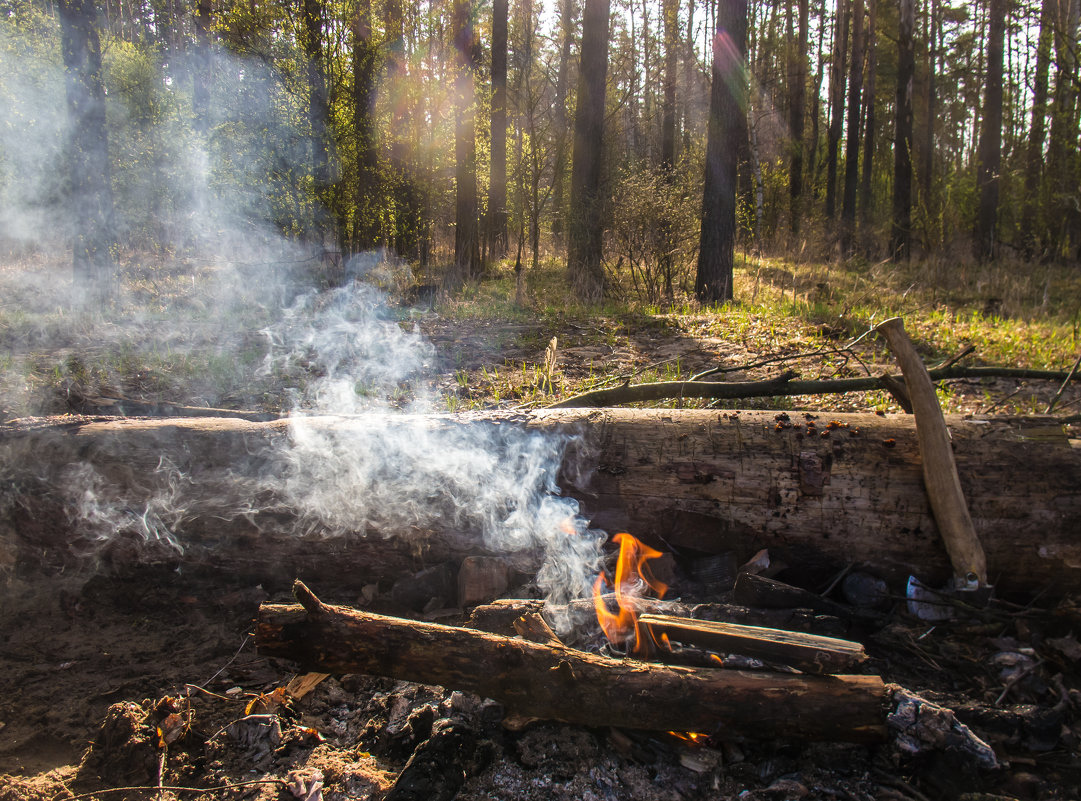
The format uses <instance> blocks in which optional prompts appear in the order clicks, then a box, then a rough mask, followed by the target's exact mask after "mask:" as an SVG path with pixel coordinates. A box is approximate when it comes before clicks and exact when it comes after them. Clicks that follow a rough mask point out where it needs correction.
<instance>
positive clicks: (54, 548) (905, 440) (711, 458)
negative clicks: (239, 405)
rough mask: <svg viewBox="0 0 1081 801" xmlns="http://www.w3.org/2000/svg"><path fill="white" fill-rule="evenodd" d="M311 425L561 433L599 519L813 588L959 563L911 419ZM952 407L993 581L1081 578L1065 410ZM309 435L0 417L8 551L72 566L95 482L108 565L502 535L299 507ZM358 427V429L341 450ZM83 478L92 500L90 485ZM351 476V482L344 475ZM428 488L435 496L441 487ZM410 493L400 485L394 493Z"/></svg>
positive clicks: (377, 551)
mask: <svg viewBox="0 0 1081 801" xmlns="http://www.w3.org/2000/svg"><path fill="white" fill-rule="evenodd" d="M304 425H305V431H306V432H308V433H310V432H312V431H316V432H320V433H322V434H326V435H333V437H335V438H336V441H338V442H339V444H340V447H341V449H342V450H343V451H344V452H347V453H350V454H353V458H355V459H357V460H358V461H359V462H361V463H363V462H364V460H366V459H368V458H373V459H374V458H375V457H374V455H371V454H370V452H369V451H368V450H365V448H364V446H363V444H364V443H365V442H366V440H365V439H364V437H363V436H362V434H364V433H365V432H370V431H371V430H372V429H373V428H382V427H385V428H387V429H388V430H392V431H397V432H399V433H400V434H401V435H402V436H403V437H416V436H418V433H417V432H423V433H424V435H425V436H431V435H434V434H433V432H436V433H438V432H449V433H450V434H451V435H453V436H459V435H460V434H461V433H462V432H466V431H470V432H472V431H473V430H476V431H479V432H487V433H488V434H491V432H508V431H523V432H526V433H529V434H536V435H540V436H546V437H547V436H551V437H557V438H558V437H562V438H566V440H567V443H568V446H567V448H566V451H565V453H564V456H563V460H562V468H561V470H562V475H561V477H560V479H559V484H560V486H561V488H562V491H563V493H564V494H565V495H567V496H569V497H571V498H574V499H576V500H577V501H578V503H579V504H580V507H581V514H582V515H583V516H585V517H586V519H588V520H589V521H590V524H591V525H592V526H594V527H597V528H601V529H604V530H606V531H610V532H615V531H620V530H624V531H629V532H631V533H634V534H636V535H637V536H640V538H642V539H644V540H646V541H647V542H648V543H649V544H650V545H652V546H654V547H658V548H660V549H661V550H663V551H667V552H672V553H674V554H675V555H676V557H677V559H678V558H679V557H680V555H682V554H708V553H723V552H726V551H731V552H734V553H735V554H736V555H737V556H738V557H739V558H740V559H746V558H749V557H750V556H751V555H753V554H754V553H755V552H756V551H757V550H759V549H761V548H769V549H770V553H771V555H772V556H773V557H774V558H775V559H777V560H781V561H784V562H786V563H787V564H788V565H790V566H792V567H791V569H790V571H789V573H788V574H786V575H783V576H781V578H784V579H786V580H788V581H790V582H795V583H801V584H804V586H810V585H811V583H812V582H818V581H820V580H823V579H828V577H829V576H831V575H834V574H835V573H836V571H837V570H838V569H839V568H841V567H843V566H845V565H848V564H856V565H860V566H862V567H864V568H866V569H869V570H872V571H874V572H876V573H878V574H879V575H881V576H882V577H884V578H886V579H888V580H890V581H893V582H894V586H895V587H898V588H899V587H900V586H901V584H902V583H903V581H904V580H905V579H906V578H907V576H908V575H910V574H913V575H916V576H917V577H918V578H920V579H921V580H923V581H925V582H927V583H929V584H931V585H933V586H942V585H943V584H944V583H945V581H946V580H947V579H948V578H949V576H950V575H951V574H952V569H951V566H950V561H949V558H948V555H947V552H946V550H945V548H944V546H943V544H942V542H941V537H940V535H939V533H938V529H937V526H936V525H935V522H934V518H933V516H932V514H931V509H930V506H929V504H928V501H927V496H926V493H925V492H924V489H923V479H922V474H921V466H920V459H919V448H918V444H917V438H916V431H915V427H914V424H913V420H912V417H911V416H906V415H896V416H893V415H891V416H884V417H879V416H876V415H873V414H835V415H826V414H820V415H817V416H816V415H810V414H797V413H791V414H785V413H781V414H778V413H776V412H757V411H756V412H718V411H707V410H688V411H673V410H605V411H581V410H551V411H541V412H535V413H531V414H512V413H486V414H468V415H460V416H449V415H446V416H429V417H412V416H406V415H400V416H386V417H383V418H365V419H357V418H335V417H326V418H311V419H308V420H306V421H305V423H304ZM947 425H948V427H949V429H950V432H951V436H952V444H953V450H954V457H955V460H956V464H957V471H958V475H959V479H960V482H961V487H962V489H963V491H964V494H965V497H966V498H968V499H969V504H970V508H971V514H972V521H973V525H974V527H975V529H976V532H977V534H978V536H979V538H980V540H981V542H982V543H983V546H984V549H985V552H986V557H987V573H988V580H989V581H990V582H991V583H993V584H995V585H996V588H997V590H998V591H999V592H1004V593H1036V592H1048V593H1051V594H1054V593H1061V592H1064V591H1075V590H1078V589H1081V540H1079V539H1078V537H1077V536H1076V532H1077V531H1078V530H1081V451H1079V450H1077V449H1074V448H1071V447H1070V443H1069V440H1068V439H1067V437H1066V436H1065V434H1064V432H1063V430H1062V427H1061V425H1060V424H1058V423H1057V422H1055V421H1054V420H1052V419H1049V418H991V419H987V420H979V419H972V420H966V419H961V418H958V417H955V416H954V417H948V418H947ZM299 436H300V434H298V432H297V429H296V422H295V421H290V420H276V421H270V422H265V423H258V422H250V421H245V420H239V419H215V418H205V419H170V420H165V421H162V420H111V419H105V420H103V419H95V418H61V419H58V420H31V421H20V422H16V423H12V424H7V425H4V426H0V463H2V464H4V465H5V472H4V478H5V482H4V484H3V499H4V501H5V502H4V503H3V505H2V506H0V563H4V564H8V565H10V566H11V567H13V568H14V569H16V570H21V571H33V570H53V569H61V568H63V569H71V567H72V564H73V562H74V561H75V556H74V555H73V551H77V550H79V549H80V548H82V547H83V546H87V547H90V546H95V545H97V544H98V543H97V542H96V541H94V542H89V543H87V542H86V541H85V540H86V537H87V534H86V527H87V525H88V524H89V523H88V521H89V522H94V521H95V520H98V518H95V517H93V515H94V514H98V515H99V517H100V513H101V511H102V507H103V505H104V503H105V501H106V500H107V501H108V503H109V505H110V508H111V509H113V510H114V511H115V512H117V513H118V514H120V515H122V516H124V520H125V521H127V523H125V525H128V524H129V523H130V531H131V532H132V533H131V534H130V536H129V537H128V539H127V540H123V542H116V543H112V544H111V546H110V549H109V550H108V553H107V554H106V556H101V554H97V558H104V559H106V560H107V561H108V562H109V563H110V564H111V565H114V566H123V565H125V564H141V563H144V562H146V561H148V560H156V561H159V562H167V563H170V564H172V563H174V562H175V563H177V564H183V565H185V567H186V568H188V569H194V568H203V569H220V570H222V571H224V572H226V573H228V574H230V575H234V576H238V577H242V578H245V579H251V580H255V581H262V582H271V583H274V582H280V584H279V585H278V586H287V583H286V582H288V581H290V580H291V579H292V578H293V577H294V576H298V575H299V576H300V577H301V578H305V579H315V578H318V579H319V580H320V581H325V582H327V583H328V584H330V583H332V582H333V583H336V584H337V585H339V586H340V585H343V584H344V585H345V586H350V587H353V588H354V591H356V592H357V593H358V594H359V590H360V588H361V587H362V586H364V585H365V584H369V583H378V584H379V585H380V588H381V590H389V586H390V584H391V583H393V581H394V579H395V578H396V577H398V576H402V575H405V574H409V573H412V572H415V571H417V570H420V569H421V568H423V567H428V566H431V565H434V564H437V563H440V562H449V563H452V564H455V565H456V564H457V563H459V562H460V561H461V560H462V559H464V558H465V556H468V555H484V554H492V553H495V554H498V553H501V551H497V550H495V549H493V548H492V547H491V546H490V544H488V543H485V542H483V541H482V538H481V536H480V534H479V532H478V531H477V530H476V529H474V528H471V527H470V526H469V525H467V524H466V523H463V522H462V521H460V520H455V519H454V518H453V517H452V516H441V517H437V518H433V521H432V522H430V523H425V524H424V525H413V526H409V525H404V524H403V525H396V526H391V525H389V524H385V525H383V526H382V527H369V528H367V529H360V530H357V529H348V528H347V527H346V526H344V525H342V524H340V522H337V521H334V520H329V521H326V522H323V521H321V519H320V518H317V517H313V516H311V515H307V516H302V515H301V512H300V510H298V509H297V508H296V507H295V506H294V505H293V504H292V502H291V501H288V500H287V499H286V498H285V497H284V496H283V495H282V493H281V492H280V491H278V490H276V489H275V488H276V487H278V486H279V485H278V484H276V483H275V479H277V478H278V477H280V476H282V475H287V474H288V470H289V469H292V468H290V466H289V462H288V458H289V455H290V453H291V448H293V447H294V446H295V445H296V442H297V439H298V437H299ZM354 437H356V439H357V442H358V443H360V444H359V445H358V446H357V447H356V448H351V447H350V443H351V442H352V441H353V438H354ZM328 458H329V457H328ZM492 458H494V459H499V458H501V457H500V456H499V454H496V455H494V456H493V457H492ZM508 464H511V462H509V463H508ZM408 467H409V466H408V465H404V466H403V465H397V466H396V465H394V464H393V463H392V464H390V465H389V466H387V467H386V468H385V470H384V471H383V473H382V474H381V475H380V481H383V482H385V483H386V486H385V487H383V488H382V489H383V490H386V491H385V493H384V494H385V495H386V496H387V497H390V498H394V497H398V496H399V493H398V491H397V489H396V484H395V482H397V481H399V480H403V481H404V480H405V479H408V478H409V476H408V475H407V474H408V472H409V469H407V468H408ZM507 469H512V467H510V466H508V468H507ZM88 474H89V475H90V477H91V478H92V479H93V481H92V482H90V483H87V482H88V481H89V479H87V475H88ZM467 478H468V476H467ZM84 485H85V486H84ZM377 488H378V487H377ZM92 489H93V490H96V491H97V493H98V495H97V496H96V497H95V499H96V500H97V501H99V504H98V505H97V506H93V505H92V504H89V503H88V502H87V501H88V492H90V490H92ZM341 489H342V491H343V492H345V493H348V492H349V491H350V485H349V484H348V482H344V483H343V485H342V487H341ZM427 489H428V490H430V494H432V495H434V496H435V497H436V498H437V500H438V498H439V493H440V490H441V488H440V487H438V486H437V487H429V488H427ZM402 492H404V490H402ZM151 500H153V503H151ZM158 501H162V502H163V503H164V502H166V501H167V502H168V503H169V504H170V505H171V506H169V508H167V509H166V508H161V507H159V506H155V505H154V503H157V502H158ZM413 502H414V499H413V498H411V497H406V496H404V495H403V496H402V506H403V509H407V504H409V503H413ZM148 510H150V511H155V510H158V511H156V512H155V513H156V514H157V518H156V519H158V520H160V522H161V523H162V525H163V526H164V527H165V528H166V529H167V530H165V531H164V532H163V531H162V530H158V529H155V530H152V531H148V530H147V528H146V524H147V521H148V520H149V517H148V516H147V514H146V512H147V511H148ZM330 511H333V509H331V510H330ZM403 516H404V513H402V514H398V517H399V518H403ZM122 522H123V521H122ZM466 522H468V521H466ZM110 524H112V523H110ZM98 534H100V532H98ZM98 534H95V536H98ZM151 535H153V536H151ZM154 537H157V539H155V538H154ZM169 537H171V538H173V541H175V545H176V546H177V547H172V545H171V544H170V540H169ZM511 556H512V557H513V558H512V562H513V564H512V567H514V568H515V569H517V570H519V571H521V572H522V573H523V574H525V575H529V572H530V570H531V569H532V570H535V569H536V567H537V565H538V564H539V562H538V561H537V559H538V557H537V554H535V553H532V552H529V551H527V550H525V551H517V552H514V553H512V554H511Z"/></svg>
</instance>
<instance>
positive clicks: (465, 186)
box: [453, 0, 482, 282]
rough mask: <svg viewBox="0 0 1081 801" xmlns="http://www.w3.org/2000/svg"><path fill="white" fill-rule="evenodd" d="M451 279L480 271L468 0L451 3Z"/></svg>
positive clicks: (474, 46) (473, 50) (474, 45)
mask: <svg viewBox="0 0 1081 801" xmlns="http://www.w3.org/2000/svg"><path fill="white" fill-rule="evenodd" d="M454 48H455V51H456V52H457V58H458V61H457V64H456V65H455V68H454V117H455V127H454V157H455V171H454V176H455V181H454V186H455V190H454V191H455V206H454V208H455V214H454V267H455V269H454V276H453V280H454V281H455V282H461V281H466V280H469V279H472V278H476V277H477V276H479V275H480V273H481V271H482V265H481V258H480V218H479V216H478V215H479V210H478V208H477V142H476V125H477V117H476V115H477V107H476V88H475V85H474V79H475V75H476V67H477V51H478V49H479V43H478V42H477V37H476V32H475V30H474V27H473V4H472V2H471V0H455V2H454Z"/></svg>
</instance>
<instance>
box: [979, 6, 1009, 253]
mask: <svg viewBox="0 0 1081 801" xmlns="http://www.w3.org/2000/svg"><path fill="white" fill-rule="evenodd" d="M987 28H988V36H987V78H986V84H985V87H986V88H985V94H984V102H983V108H984V111H983V126H982V130H981V131H980V145H979V153H978V154H977V157H976V191H977V192H978V193H979V207H978V209H977V211H976V229H975V235H974V242H973V249H974V252H975V255H976V258H977V259H978V260H980V261H989V260H990V259H992V258H994V256H995V237H996V228H997V224H998V196H999V185H1000V183H1001V182H1000V180H999V179H1000V175H999V173H1000V170H1001V163H1002V61H1003V58H1002V57H1003V50H1004V48H1003V45H1004V42H1005V36H1006V0H989V12H988V22H987Z"/></svg>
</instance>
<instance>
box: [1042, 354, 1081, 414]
mask: <svg viewBox="0 0 1081 801" xmlns="http://www.w3.org/2000/svg"><path fill="white" fill-rule="evenodd" d="M1079 365H1081V356H1078V357H1077V360H1076V361H1075V362H1074V363H1073V367H1071V368H1070V373H1069V375H1067V376H1066V380H1065V381H1063V382H1062V386H1061V387H1059V388H1058V392H1056V393H1055V397H1053V398H1051V402H1050V403H1048V404H1047V412H1046V414H1051V412H1052V411H1054V409H1055V404H1056V403H1058V401H1059V398H1061V397H1062V393H1063V392H1065V391H1066V386H1067V385H1068V384H1069V383H1070V379H1072V378H1073V377H1074V374H1075V373H1077V368H1078V366H1079Z"/></svg>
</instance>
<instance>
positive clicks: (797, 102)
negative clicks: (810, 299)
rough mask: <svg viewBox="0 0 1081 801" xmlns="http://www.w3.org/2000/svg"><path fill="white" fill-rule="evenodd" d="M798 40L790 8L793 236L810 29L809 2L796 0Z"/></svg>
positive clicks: (798, 205) (798, 202)
mask: <svg viewBox="0 0 1081 801" xmlns="http://www.w3.org/2000/svg"><path fill="white" fill-rule="evenodd" d="M797 6H798V14H799V38H798V39H796V40H795V41H794V42H793V41H791V39H792V31H791V27H792V22H791V20H792V9H791V7H789V10H788V19H789V23H788V24H789V28H790V30H789V61H788V81H789V92H788V93H789V112H788V133H789V136H791V137H792V158H791V161H790V162H789V168H788V197H789V226H790V228H791V231H792V233H793V234H799V224H800V217H801V216H802V212H803V209H802V205H801V204H802V202H803V120H804V116H805V115H806V109H805V106H806V102H805V100H806V96H807V35H808V28H809V14H810V9H809V0H799V2H798V3H797Z"/></svg>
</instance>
